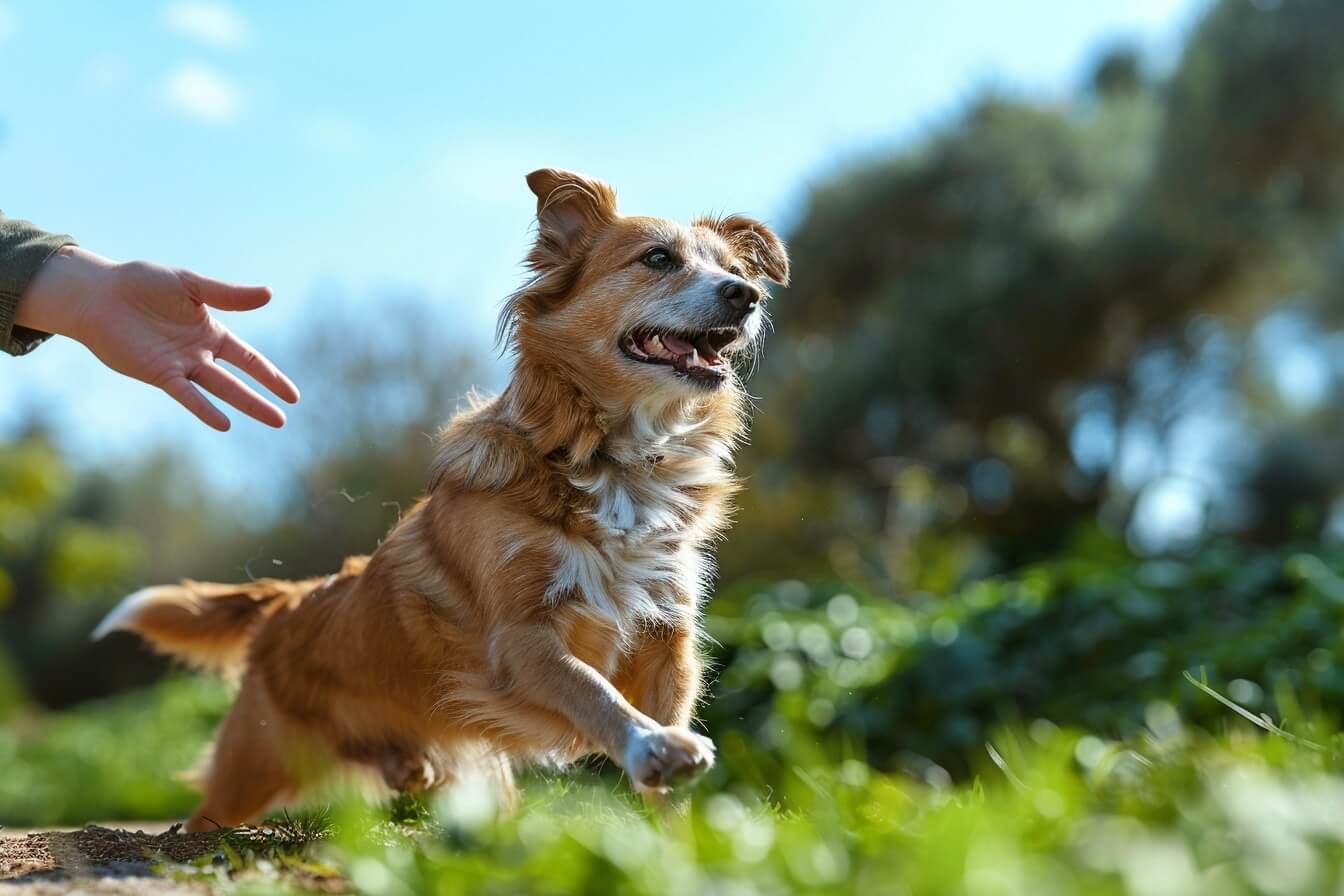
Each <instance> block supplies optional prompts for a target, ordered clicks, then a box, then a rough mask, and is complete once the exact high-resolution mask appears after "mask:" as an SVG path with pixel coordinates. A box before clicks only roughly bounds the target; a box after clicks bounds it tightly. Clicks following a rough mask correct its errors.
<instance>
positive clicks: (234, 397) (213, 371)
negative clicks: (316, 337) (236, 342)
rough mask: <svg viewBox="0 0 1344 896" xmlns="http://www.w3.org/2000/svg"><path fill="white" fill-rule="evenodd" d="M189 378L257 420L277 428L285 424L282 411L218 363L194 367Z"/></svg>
mask: <svg viewBox="0 0 1344 896" xmlns="http://www.w3.org/2000/svg"><path fill="white" fill-rule="evenodd" d="M191 378H192V380H193V381H194V382H195V383H196V384H197V385H199V386H200V387H201V388H202V389H204V390H205V391H207V392H210V393H212V394H214V395H215V396H217V397H218V398H220V399H222V400H224V401H227V402H228V403H229V404H231V405H233V406H234V407H235V408H237V409H238V410H240V411H242V412H243V413H244V414H246V415H247V416H249V417H251V418H252V419H253V420H258V421H260V422H262V423H265V424H266V425H267V426H274V427H276V428H277V429H278V428H279V427H281V426H284V425H285V414H284V412H283V411H281V410H280V409H279V408H278V407H276V406H275V405H273V404H271V403H270V402H269V401H267V400H266V399H264V398H262V397H261V396H260V395H258V394H257V393H256V392H255V391H253V389H252V387H251V386H249V385H247V384H246V383H244V382H243V381H242V380H240V379H238V377H236V376H234V375H233V374H231V373H229V372H228V371H227V370H225V369H224V368H223V367H220V366H219V365H218V364H213V363H206V364H202V365H201V366H200V367H198V368H196V372H195V373H193V374H192V375H191Z"/></svg>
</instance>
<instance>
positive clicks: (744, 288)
mask: <svg viewBox="0 0 1344 896" xmlns="http://www.w3.org/2000/svg"><path fill="white" fill-rule="evenodd" d="M719 298H721V299H723V300H724V301H725V302H727V303H728V306H729V307H730V308H732V309H733V310H734V311H736V312H738V313H740V314H746V313H747V312H749V311H751V310H752V309H754V308H755V307H756V306H757V305H759V304H760V303H761V291H760V290H759V289H757V288H756V287H755V286H752V285H751V284H750V283H748V282H747V281H745V280H742V279H740V278H738V277H734V278H733V279H731V280H725V281H723V283H722V284H720V285H719Z"/></svg>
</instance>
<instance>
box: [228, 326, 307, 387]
mask: <svg viewBox="0 0 1344 896" xmlns="http://www.w3.org/2000/svg"><path fill="white" fill-rule="evenodd" d="M215 358H216V359H217V360H220V361H228V362H229V363H230V364H232V365H233V366H234V367H237V368H238V369H239V370H241V371H242V372H243V373H245V374H247V375H248V376H250V377H252V379H254V380H256V381H257V382H259V383H261V384H262V385H263V386H265V387H266V388H267V389H270V390H271V391H272V392H274V393H275V394H276V395H278V396H279V397H280V398H282V399H284V400H285V401H287V402H289V403H290V404H293V403H294V402H296V401H298V400H299V389H298V387H297V386H295V385H294V381H293V380H291V379H290V378H289V377H287V376H285V375H284V374H283V373H281V372H280V368H278V367H276V366H275V365H274V364H272V363H271V362H270V359H269V358H267V357H266V356H265V355H263V354H262V353H261V352H259V351H257V350H256V349H254V348H253V347H252V346H250V345H248V344H247V343H246V342H244V341H243V340H241V339H239V338H238V337H237V336H235V335H233V334H232V333H229V334H227V335H226V336H225V337H224V343H223V344H222V345H221V346H220V347H219V350H218V351H216V352H215Z"/></svg>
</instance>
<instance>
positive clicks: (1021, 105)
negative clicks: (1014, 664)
mask: <svg viewBox="0 0 1344 896" xmlns="http://www.w3.org/2000/svg"><path fill="white" fill-rule="evenodd" d="M1342 17H1344V7H1341V6H1340V4H1338V3H1335V2H1332V0H1292V2H1284V3H1252V2H1247V0H1224V2H1221V3H1217V4H1214V5H1213V7H1212V9H1211V10H1210V11H1209V13H1208V15H1207V16H1206V18H1205V20H1204V21H1203V22H1202V23H1201V24H1200V25H1199V26H1198V27H1197V28H1195V29H1194V31H1193V33H1192V34H1191V36H1190V39H1189V42H1188V43H1187V45H1186V47H1185V49H1184V51H1183V54H1182V56H1181V58H1180V61H1179V63H1178V65H1177V66H1176V68H1175V70H1174V71H1173V72H1171V73H1170V74H1168V75H1165V76H1164V75H1162V74H1158V73H1154V72H1150V71H1147V70H1145V67H1144V65H1143V64H1142V61H1141V60H1138V59H1136V57H1135V56H1134V54H1133V53H1130V52H1128V51H1125V50H1123V49H1121V50H1118V51H1116V52H1114V53H1111V54H1110V55H1108V56H1106V57H1104V58H1103V59H1101V60H1100V61H1099V63H1098V65H1097V67H1096V71H1095V74H1094V75H1093V77H1092V79H1091V80H1090V82H1088V83H1086V84H1085V85H1084V86H1083V87H1082V88H1081V89H1080V90H1079V91H1077V92H1076V93H1075V94H1074V95H1073V96H1072V97H1069V98H1068V99H1066V100H1065V101H1063V102H1059V101H1048V102H1047V101H1041V100H1036V99H1033V98H1030V97H1021V96H1013V95H1005V94H998V93H993V92H990V93H986V94H983V95H980V96H977V97H975V98H974V99H973V100H972V101H971V102H969V103H968V104H967V108H966V109H965V111H964V112H963V113H962V114H960V115H957V116H954V117H952V118H951V119H950V120H949V121H948V122H946V123H945V124H943V125H942V126H940V127H938V128H936V129H934V130H933V132H932V133H931V134H929V135H928V136H926V137H925V138H924V139H922V140H921V141H919V142H918V143H916V144H915V145H914V146H911V147H908V148H905V149H904V150H903V151H900V152H897V153H893V154H889V155H880V156H877V157H874V158H871V159H867V160H865V161H863V162H861V163H859V164H855V165H851V166H848V167H846V168H843V169H841V170H840V171H838V172H836V173H834V174H833V175H832V176H830V177H829V178H826V179H824V180H823V181H821V182H820V183H819V184H818V185H817V186H816V187H815V188H814V189H812V190H811V192H810V194H809V195H808V198H807V201H806V205H805V209H804V212H803V215H802V217H801V220H800V222H799V224H798V226H797V227H796V228H795V230H794V232H793V233H791V234H790V241H789V242H790V248H791V252H792V255H793V267H794V270H795V271H796V276H795V280H794V283H793V284H792V285H791V286H790V287H789V288H788V289H785V290H781V291H780V292H779V294H778V295H777V296H776V299H775V302H774V314H775V316H776V318H777V320H778V322H779V326H778V333H777V334H776V335H775V336H774V337H773V338H772V340H771V343H770V345H769V347H768V351H767V353H766V356H765V362H764V364H763V365H762V367H761V369H760V371H759V373H758V375H757V377H756V378H755V379H754V380H753V391H754V392H755V393H756V394H759V395H760V396H762V398H761V401H760V406H759V407H760V413H759V414H758V419H757V420H756V422H755V425H754V429H753V446H752V449H751V451H750V452H749V453H748V456H747V459H746V460H745V461H744V464H743V466H744V469H746V470H747V471H748V472H749V473H750V474H751V476H752V483H753V487H752V489H751V490H750V491H749V492H748V493H747V495H746V497H745V501H746V504H747V507H746V509H745V512H744V515H743V519H744V520H746V521H749V523H750V524H751V526H752V527H753V529H754V530H755V531H756V532H757V533H758V535H759V537H758V538H756V539H752V540H748V541H735V542H733V543H731V544H730V545H729V547H728V549H727V551H726V553H725V558H724V561H725V563H724V568H725V569H726V570H727V571H728V572H729V573H730V575H731V576H733V577H736V576H740V575H746V574H759V573H761V572H762V571H767V572H769V573H770V574H774V575H783V574H789V573H793V574H798V573H808V572H810V565H811V564H812V563H813V562H814V560H815V558H816V556H817V554H818V551H817V546H818V545H821V546H822V547H823V549H824V550H825V551H833V550H835V549H837V548H838V549H841V550H844V551H848V552H851V553H852V552H853V551H854V550H860V551H863V550H867V549H869V548H871V547H872V546H873V545H874V543H876V544H877V545H878V546H880V547H882V548H884V549H886V550H887V552H888V553H894V554H896V555H897V559H896V560H895V561H894V562H892V561H890V560H888V561H887V562H888V565H895V566H900V558H901V557H904V556H905V555H906V554H907V553H908V552H909V551H908V543H909V542H910V541H911V540H912V539H914V538H917V537H918V535H919V534H920V533H922V532H925V531H930V530H932V531H936V532H944V533H945V532H947V531H949V530H955V531H957V532H959V533H961V534H962V535H963V536H964V537H965V536H973V537H974V538H975V540H976V545H977V554H976V556H975V557H974V558H972V559H973V560H974V562H973V563H972V564H971V565H970V566H968V567H967V568H966V569H965V570H964V571H963V573H964V575H966V576H967V577H974V576H975V575H978V574H979V573H980V571H981V568H982V566H983V563H984V561H985V560H986V556H985V555H988V559H989V560H990V561H998V562H1000V563H1001V564H1002V565H1005V566H1009V567H1011V566H1015V565H1017V564H1018V563H1020V562H1022V561H1023V560H1029V559H1031V558H1032V557H1033V556H1037V555H1039V554H1040V553H1041V552H1044V551H1049V550H1053V549H1056V548H1057V547H1059V546H1060V545H1061V544H1062V542H1063V540H1064V539H1066V538H1067V537H1068V534H1069V532H1070V531H1071V530H1072V529H1073V527H1074V526H1075V525H1076V524H1077V523H1078V522H1079V521H1087V520H1090V519H1094V518H1096V515H1097V513H1098V511H1099V510H1100V511H1103V513H1104V515H1106V516H1108V518H1109V520H1110V522H1111V523H1112V525H1113V527H1114V528H1115V529H1116V530H1117V531H1121V530H1124V529H1125V528H1126V526H1127V525H1129V524H1130V523H1131V518H1132V517H1134V516H1136V515H1138V516H1142V513H1141V510H1142V508H1141V507H1140V506H1139V505H1140V504H1141V503H1142V498H1143V492H1144V491H1145V490H1147V489H1153V488H1158V487H1162V486H1164V485H1168V484H1169V483H1168V482H1167V481H1166V480H1168V479H1170V478H1172V477H1178V476H1180V475H1181V474H1186V475H1185V481H1184V482H1183V484H1182V485H1183V487H1186V488H1190V489H1192V490H1194V491H1196V492H1198V493H1199V494H1200V495H1201V498H1202V499H1203V500H1205V501H1207V502H1209V503H1211V504H1214V503H1216V506H1217V508H1218V510H1219V511H1220V512H1219V513H1218V514H1217V524H1218V526H1220V527H1221V528H1222V529H1224V530H1238V531H1244V530H1249V531H1252V532H1255V533H1256V535H1257V536H1260V535H1262V534H1263V533H1262V532H1261V531H1260V530H1259V529H1258V528H1257V527H1258V524H1259V523H1260V522H1261V521H1262V520H1264V519H1265V518H1267V517H1269V518H1273V519H1274V520H1279V519H1285V518H1288V517H1290V516H1291V515H1292V513H1293V511H1294V510H1295V509H1296V506H1297V504H1298V503H1305V504H1308V505H1310V506H1312V507H1313V508H1316V509H1317V510H1318V513H1317V518H1316V525H1317V526H1319V524H1320V518H1321V514H1320V513H1319V508H1320V505H1321V504H1322V503H1323V502H1324V503H1327V504H1328V502H1329V500H1330V499H1331V495H1332V492H1337V484H1338V481H1339V479H1338V476H1339V475H1340V471H1339V470H1338V469H1332V473H1333V474H1334V475H1335V478H1334V479H1328V478H1324V477H1320V476H1315V477H1306V476H1299V477H1298V478H1297V479H1295V478H1294V477H1293V474H1292V473H1291V472H1290V473H1288V474H1287V476H1288V480H1289V481H1288V482H1287V483H1283V482H1282V478H1283V477H1282V476H1281V477H1280V478H1279V479H1277V480H1273V479H1268V478H1265V477H1258V476H1257V474H1256V472H1255V471H1256V470H1257V469H1265V468H1273V469H1275V470H1277V471H1281V470H1283V469H1284V465H1283V464H1282V463H1273V462H1274V461H1277V460H1279V459H1280V458H1277V457H1275V456H1274V443H1275V442H1276V441H1277V440H1278V439H1279V435H1278V433H1277V430H1278V429H1279V428H1280V427H1288V428H1295V427H1298V426H1302V425H1304V424H1303V422H1302V421H1301V420H1298V419H1295V417H1294V412H1293V409H1291V408H1288V409H1285V408H1283V407H1278V408H1273V407H1272V406H1269V405H1267V403H1265V402H1263V401H1258V399H1259V398H1260V397H1261V396H1254V395H1252V396H1249V397H1248V396H1247V395H1246V393H1245V392H1244V391H1243V390H1245V389H1248V388H1250V389H1251V390H1252V391H1254V388H1253V386H1252V385H1251V384H1250V382H1249V379H1250V378H1249V377H1248V378H1243V374H1245V373H1246V372H1247V371H1245V370H1242V369H1241V368H1240V367H1239V365H1240V363H1241V362H1242V361H1244V360H1246V359H1247V358H1248V357H1249V356H1250V355H1253V354H1254V353H1255V352H1254V347H1253V346H1250V345H1248V344H1247V341H1246V340H1247V334H1248V333H1249V332H1250V331H1251V330H1252V329H1253V328H1254V327H1255V325H1256V322H1257V321H1258V320H1259V319H1260V318H1261V317H1262V316H1263V315H1264V314H1266V312H1268V311H1270V310H1271V309H1273V308H1275V307H1276V306H1280V305H1282V304H1284V303H1285V302H1287V301H1288V300H1290V299H1291V300H1294V301H1296V302H1297V303H1298V304H1299V305H1301V306H1303V307H1304V308H1305V309H1307V314H1306V316H1307V317H1308V318H1310V319H1311V320H1312V321H1313V322H1316V321H1319V322H1320V323H1319V325H1320V326H1333V325H1335V324H1337V322H1338V320H1339V309H1340V308H1344V304H1342V303H1340V302H1339V301H1338V294H1339V289H1340V283H1341V282H1344V281H1341V280H1340V279H1339V277H1338V274H1339V272H1340V271H1341V270H1344V268H1341V266H1340V264H1339V258H1338V255H1339V253H1338V252H1337V245H1338V244H1337V240H1335V234H1336V233H1337V228H1338V221H1339V213H1340V211H1341V209H1344V164H1341V159H1344V153H1341V152H1340V151H1339V148H1340V146H1341V145H1344V111H1341V110H1342V109H1344V107H1341V106H1340V104H1339V102H1338V98H1339V96H1340V90H1341V88H1340V85H1341V83H1344V61H1342V60H1344V57H1341V56H1340V54H1339V53H1338V52H1336V50H1335V48H1334V46H1333V43H1332V37H1331V36H1332V35H1334V34H1335V33H1337V32H1338V31H1339V29H1340V28H1341V27H1344V18H1342ZM1331 321H1333V322H1335V323H1330V322H1331ZM1211 334H1212V335H1211ZM1211 339H1212V342H1213V343H1216V345H1217V347H1218V351H1217V352H1213V353H1211V352H1209V351H1208V350H1207V349H1208V348H1209V345H1210V344H1211ZM1229 368H1236V369H1234V370H1229ZM1325 379H1326V380H1327V381H1328V382H1329V383H1330V384H1332V385H1331V386H1330V388H1333V389H1335V390H1338V389H1339V384H1340V379H1339V377H1337V376H1336V377H1333V378H1330V377H1329V376H1328V375H1326V376H1325ZM1211 380H1212V381H1214V383H1215V384H1217V385H1218V388H1217V390H1216V391H1217V394H1215V395H1213V396H1210V395H1209V394H1208V392H1209V389H1210V381H1211ZM1243 399H1244V400H1245V401H1247V402H1249V403H1250V404H1251V405H1256V404H1257V401H1258V407H1257V408H1255V409H1254V410H1251V409H1247V408H1246V407H1244V406H1243ZM1318 401H1321V403H1322V404H1324V405H1327V406H1328V405H1329V402H1328V401H1322V400H1320V399H1318ZM1215 402H1219V403H1223V404H1225V405H1226V407H1225V408H1223V407H1219V409H1218V412H1217V413H1216V414H1214V411H1213V408H1214V407H1217V405H1216V404H1215ZM1335 404H1336V405H1338V402H1336V403H1335ZM1257 411H1258V413H1257ZM1202 413H1209V414H1212V415H1214V416H1215V417H1216V420H1217V421H1218V422H1219V423H1221V424H1222V425H1223V426H1224V427H1225V430H1226V431H1227V433H1228V442H1229V444H1228V445H1224V446H1220V447H1222V448H1223V449H1224V450H1223V451H1221V452H1214V451H1212V449H1211V448H1210V447H1209V446H1208V445H1207V444H1206V445H1205V446H1204V450H1205V451H1206V454H1209V455H1214V456H1213V457H1212V458H1211V460H1210V461H1208V462H1201V461H1199V460H1194V461H1191V460H1189V459H1188V458H1187V457H1182V456H1181V455H1182V453H1188V449H1189V443H1190V438H1189V437H1188V436H1184V437H1183V434H1182V428H1183V427H1184V428H1185V429H1186V431H1187V432H1188V431H1189V429H1190V426H1191V425H1192V424H1193V423H1194V422H1198V418H1199V417H1200V416H1201V414H1202ZM1202 425H1205V427H1206V429H1207V424H1202ZM1307 425H1310V424H1307ZM1333 431H1334V434H1335V435H1337V434H1338V431H1339V428H1338V426H1335V427H1334V430H1333ZM1207 438H1208V437H1207V436H1206V440H1207ZM1262 439H1264V440H1265V441H1266V443H1267V444H1265V445H1262V444H1261V440H1262ZM1234 445H1235V446H1236V447H1238V448H1240V451H1233V450H1232V446H1234ZM1314 447H1318V448H1319V447H1320V445H1319V442H1318V443H1317V444H1316V445H1315V446H1314ZM1311 454H1312V452H1310V451H1300V452H1298V455H1307V456H1311ZM1335 454H1336V455H1337V454H1338V451H1335ZM1327 463H1328V462H1327ZM1289 469H1290V470H1291V467H1290V468H1289ZM912 472H913V475H914V476H915V477H917V478H923V479H927V480H930V481H931V483H932V487H931V488H929V489H925V490H923V492H920V491H916V492H915V493H914V494H913V495H912V493H911V491H910V488H909V482H908V481H907V479H908V475H907V474H910V473H912ZM1299 480H1300V481H1302V482H1304V484H1305V487H1295V486H1296V485H1297V482H1298V481H1299ZM1281 485H1283V487H1280V486H1281ZM925 493H926V494H927V495H928V496H929V499H927V500H920V499H919V498H920V495H921V494H925ZM776 508H781V509H782V510H783V512H776ZM1224 509H1226V512H1222V511H1224ZM1140 522H1142V521H1140ZM1201 528H1202V530H1203V532H1201V534H1204V533H1205V532H1207V531H1208V530H1209V529H1213V528H1217V527H1215V526H1214V525H1212V522H1211V521H1206V522H1204V523H1203V524H1202V527H1201ZM1267 528H1268V529H1270V530H1271V531H1272V534H1273V537H1283V534H1284V533H1283V529H1284V527H1283V526H1281V525H1277V523H1276V524H1275V525H1273V526H1269V527H1267ZM1317 531H1319V530H1317ZM905 584H906V583H904V582H901V581H899V580H898V581H897V586H898V587H897V589H896V590H900V589H901V587H902V586H904V585H905Z"/></svg>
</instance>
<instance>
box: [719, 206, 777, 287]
mask: <svg viewBox="0 0 1344 896" xmlns="http://www.w3.org/2000/svg"><path fill="white" fill-rule="evenodd" d="M709 224H710V226H711V227H712V228H713V229H714V230H715V231H717V232H718V234H719V236H721V237H723V239H724V241H725V242H727V243H728V245H729V246H731V247H732V249H733V251H734V252H736V253H737V254H738V257H739V258H741V259H742V261H743V262H745V263H746V264H747V266H748V267H749V268H750V269H751V275H752V276H753V277H765V278H767V279H769V280H773V281H774V282H776V283H778V284H779V285H780V286H787V285H788V282H789V253H788V251H787V250H786V249H785V248H784V241H783V240H781V239H780V238H779V237H778V236H776V235H775V232H774V231H773V230H771V229H770V228H769V227H766V226H765V225H764V224H762V223H761V222H760V221H757V220H755V219H753V218H748V217H745V216H743V215H729V216H728V217H726V218H719V219H716V220H713V221H710V222H709Z"/></svg>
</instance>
